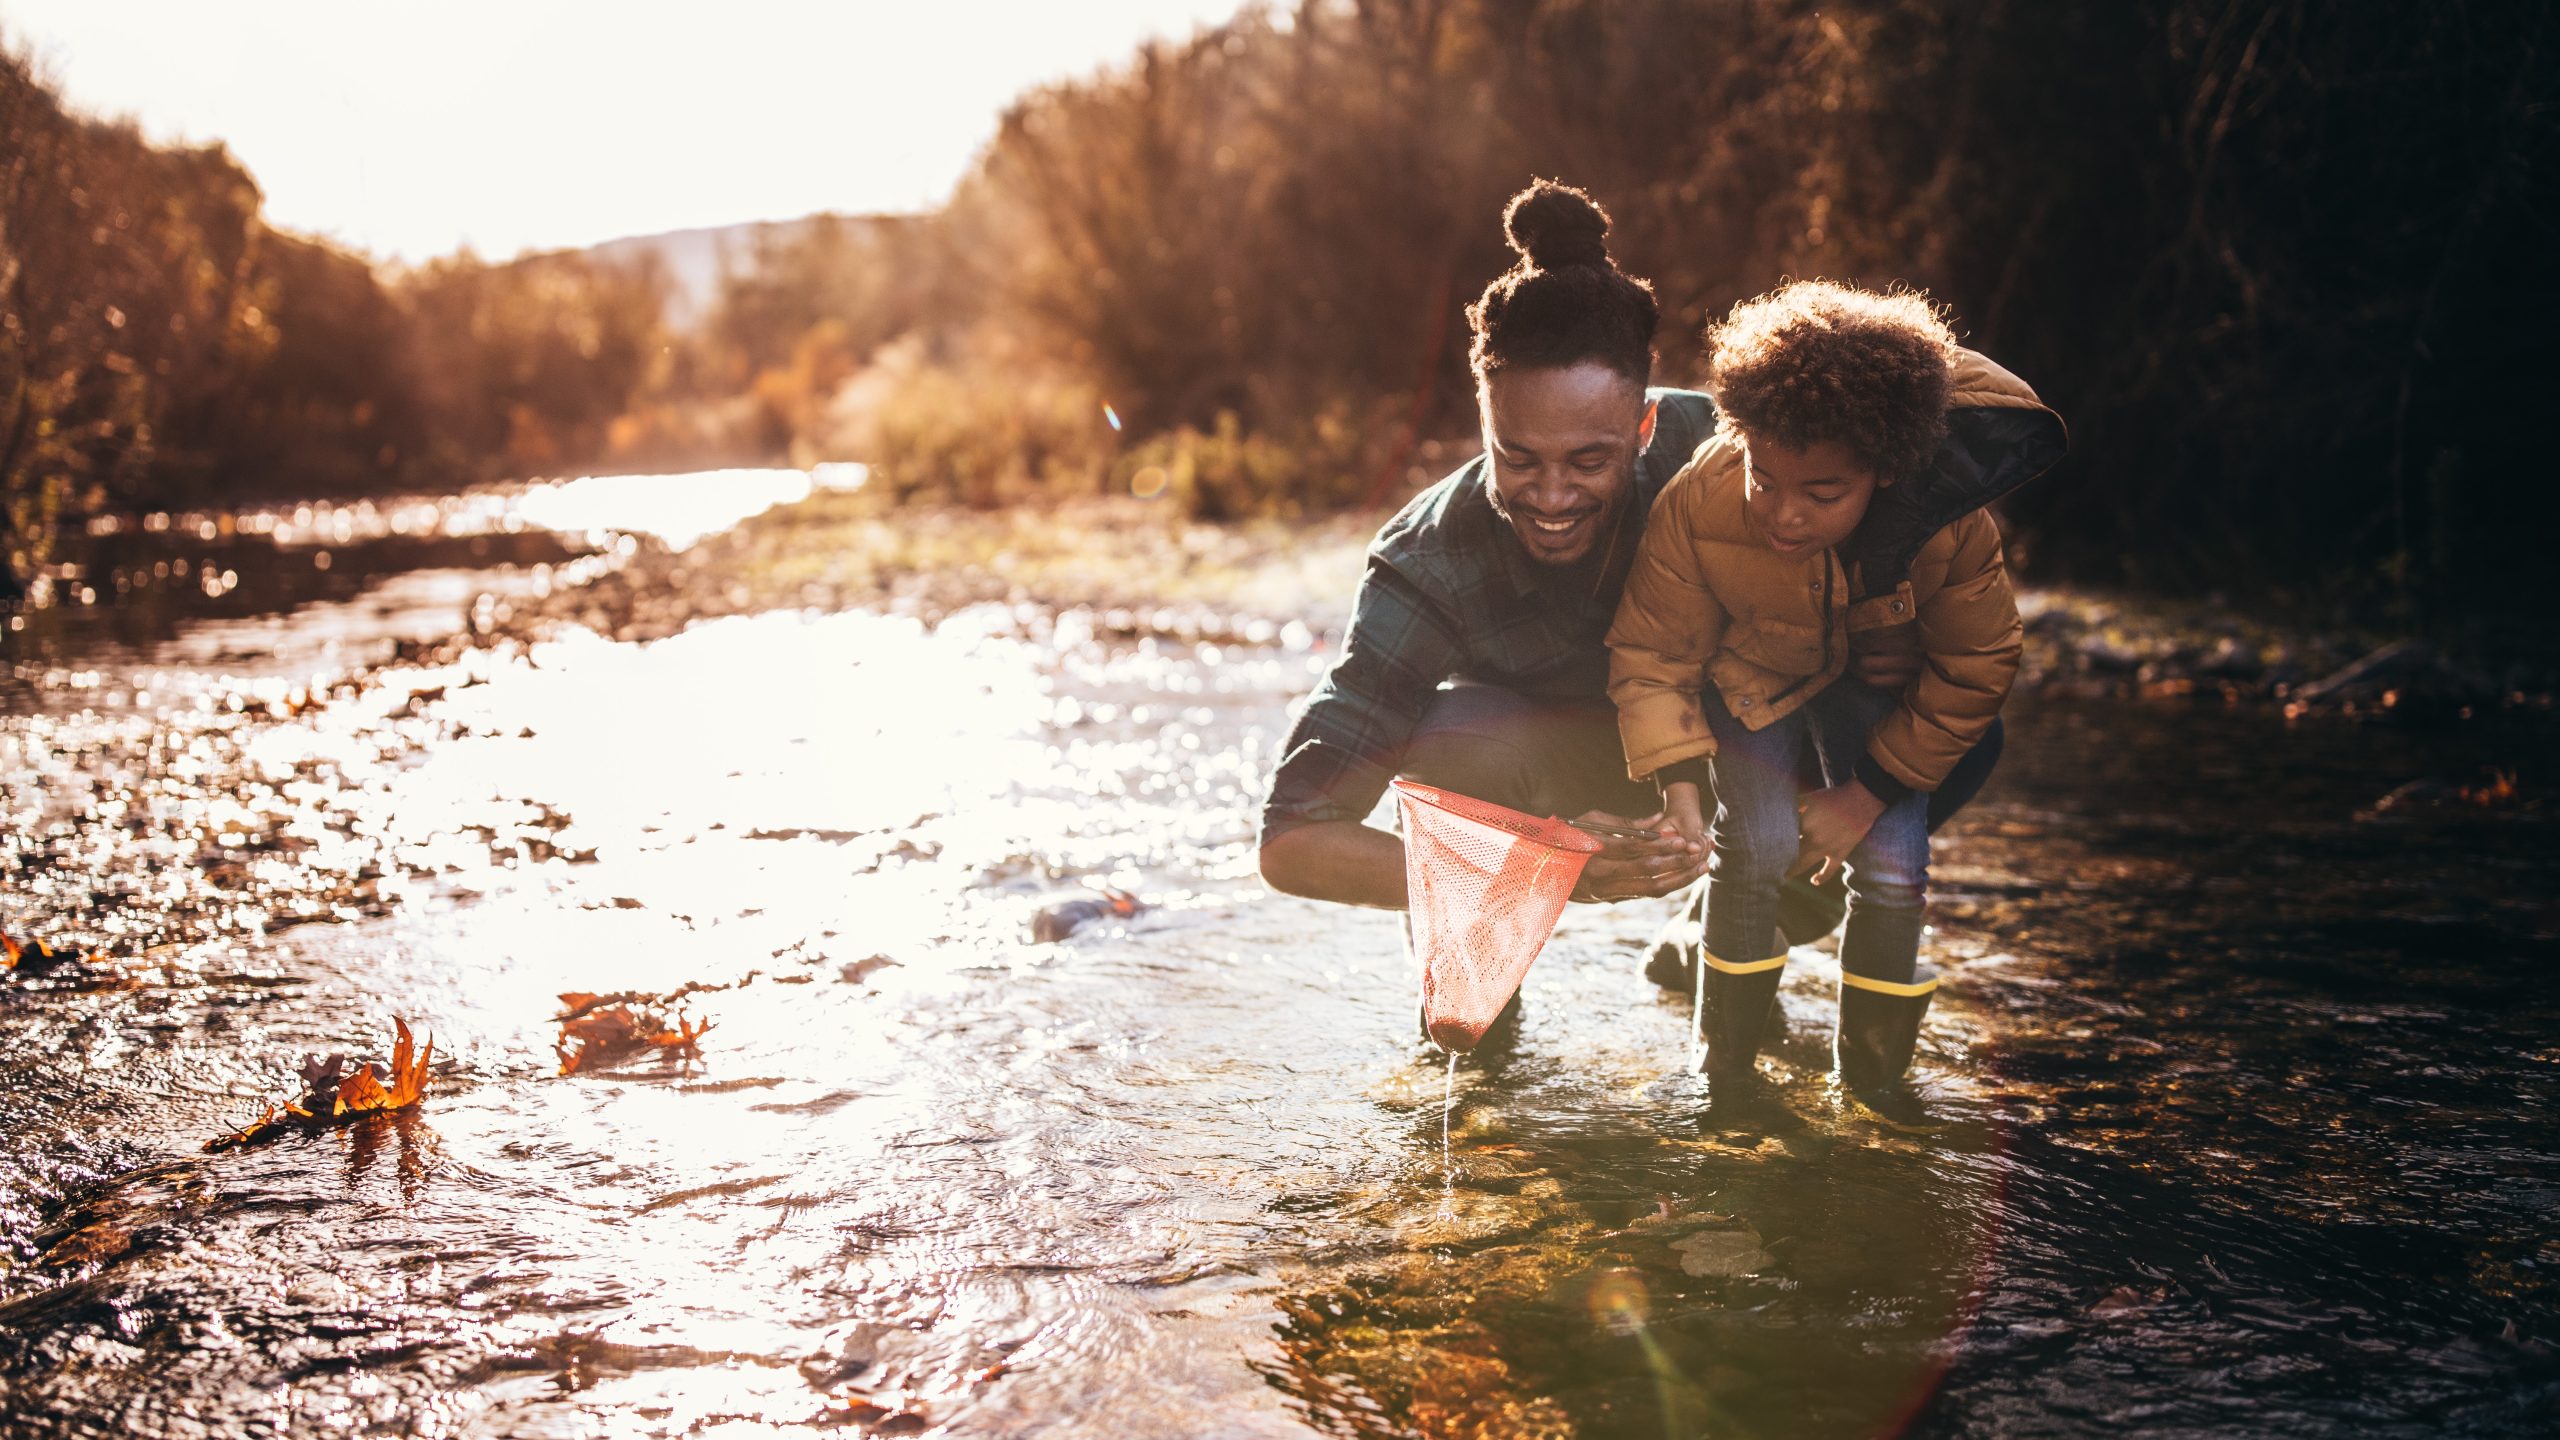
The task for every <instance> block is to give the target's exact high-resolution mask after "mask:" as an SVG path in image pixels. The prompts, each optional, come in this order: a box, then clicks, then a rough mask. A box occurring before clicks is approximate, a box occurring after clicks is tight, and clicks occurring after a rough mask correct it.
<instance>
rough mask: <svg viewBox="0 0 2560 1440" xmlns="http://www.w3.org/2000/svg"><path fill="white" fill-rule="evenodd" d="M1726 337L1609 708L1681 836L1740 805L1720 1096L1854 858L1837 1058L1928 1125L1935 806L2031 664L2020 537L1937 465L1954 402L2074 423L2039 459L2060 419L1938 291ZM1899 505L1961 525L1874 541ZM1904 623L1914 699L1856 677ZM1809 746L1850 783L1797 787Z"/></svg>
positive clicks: (1648, 563) (1637, 574)
mask: <svg viewBox="0 0 2560 1440" xmlns="http://www.w3.org/2000/svg"><path fill="white" fill-rule="evenodd" d="M1707 343H1708V350H1709V368H1708V379H1707V383H1706V387H1705V388H1706V390H1707V392H1708V393H1709V394H1710V395H1711V396H1713V397H1714V399H1715V402H1716V407H1717V410H1718V412H1719V416H1720V421H1719V429H1718V431H1717V433H1716V435H1715V437H1714V438H1713V439H1712V440H1710V441H1709V442H1708V443H1707V444H1706V445H1704V446H1702V447H1700V449H1699V451H1698V453H1697V455H1696V457H1695V458H1694V459H1692V460H1691V461H1690V463H1689V465H1688V467H1687V468H1686V469H1685V470H1683V471H1682V472H1681V473H1680V474H1679V475H1678V476H1677V477H1676V478H1675V479H1673V480H1672V482H1671V483H1670V485H1669V486H1668V487H1666V488H1665V489H1664V491H1663V493H1662V497H1661V499H1660V500H1659V501H1658V502H1656V506H1655V509H1654V512H1653V515H1652V518H1651V520H1650V522H1649V523H1648V524H1647V526H1646V527H1645V532H1644V539H1643V543H1642V547H1641V548H1640V550H1639V551H1638V553H1637V558H1636V562H1635V570H1634V573H1633V574H1632V575H1630V576H1629V578H1628V580H1627V586H1626V592H1625V597H1624V599H1623V600H1622V601H1621V603H1620V605H1619V608H1618V614H1617V619H1616V621H1615V623H1614V624H1613V625H1612V626H1611V628H1610V631H1609V648H1610V668H1609V681H1610V683H1609V696H1610V698H1611V699H1612V700H1613V701H1615V702H1616V704H1617V707H1618V729H1619V736H1620V738H1621V740H1622V741H1623V742H1624V745H1625V748H1626V753H1627V769H1628V773H1629V775H1630V776H1632V777H1634V778H1637V779H1643V778H1645V777H1647V776H1650V777H1652V778H1653V779H1654V780H1655V781H1657V782H1658V783H1659V784H1660V785H1661V787H1662V795H1663V805H1664V813H1665V814H1666V815H1667V816H1668V817H1669V818H1670V820H1671V821H1672V823H1673V824H1675V825H1677V826H1678V827H1679V829H1680V831H1681V833H1682V834H1683V835H1684V836H1686V837H1688V838H1690V839H1692V840H1696V839H1701V838H1705V837H1706V836H1707V834H1708V826H1707V823H1706V820H1705V817H1704V816H1703V815H1702V813H1701V808H1702V807H1701V801H1700V796H1701V794H1702V793H1710V792H1706V789H1705V787H1706V786H1708V785H1710V784H1711V786H1712V791H1711V793H1712V794H1713V795H1714V796H1715V814H1714V823H1713V827H1712V840H1713V844H1714V854H1713V858H1712V861H1711V862H1710V869H1709V871H1708V877H1707V901H1706V911H1707V913H1706V934H1705V951H1706V954H1705V956H1704V960H1705V963H1704V964H1703V965H1702V966H1700V967H1699V974H1700V977H1701V985H1702V986H1703V993H1702V995H1701V997H1700V1012H1699V1013H1700V1020H1699V1030H1700V1039H1701V1040H1703V1041H1704V1042H1705V1044H1706V1047H1707V1071H1708V1077H1709V1085H1710V1100H1711V1103H1713V1104H1716V1106H1717V1108H1719V1109H1722V1108H1724V1103H1725V1102H1728V1101H1730V1100H1732V1099H1733V1098H1735V1097H1736V1096H1737V1093H1739V1094H1741V1095H1748V1094H1749V1093H1750V1091H1751V1090H1752V1089H1753V1087H1754V1086H1755V1085H1756V1072H1755V1070H1754V1066H1753V1061H1754V1057H1755V1055H1756V1053H1757V1051H1758V1049H1759V1045H1760V1041H1761V1038H1762V1035H1763V1033H1764V1032H1765V1030H1766V1029H1767V1027H1768V1022H1769V1018H1770V1016H1771V1015H1772V1013H1773V1012H1774V1010H1775V1008H1776V1006H1775V1002H1776V998H1777V992H1778V981H1779V977H1780V975H1781V973H1782V971H1783V969H1784V967H1785V965H1786V957H1787V951H1786V945H1785V942H1784V941H1783V940H1782V939H1781V938H1780V937H1779V932H1778V916H1777V900H1778V886H1779V883H1780V881H1782V880H1783V879H1785V878H1786V877H1787V876H1788V875H1789V874H1791V873H1802V872H1803V871H1806V870H1811V871H1814V872H1815V874H1816V878H1817V879H1824V878H1828V877H1829V876H1830V874H1831V873H1832V872H1833V871H1834V870H1835V869H1837V868H1839V867H1841V866H1842V865H1843V864H1845V865H1846V867H1847V878H1848V888H1849V916H1848V925H1847V929H1846V931H1845V932H1844V933H1843V935H1842V938H1841V943H1840V966H1841V981H1842V986H1841V992H1840V1022H1839V1029H1838V1032H1837V1038H1836V1040H1835V1042H1834V1055H1835V1057H1836V1060H1837V1063H1838V1065H1839V1068H1840V1076H1841V1079H1842V1081H1843V1082H1844V1083H1845V1084H1846V1085H1847V1087H1848V1088H1849V1090H1850V1092H1851V1093H1852V1094H1853V1095H1854V1096H1856V1097H1857V1098H1858V1099H1859V1100H1860V1101H1861V1102H1863V1103H1865V1104H1866V1105H1867V1106H1869V1107H1870V1108H1871V1109H1873V1110H1875V1111H1876V1112H1877V1113H1879V1114H1882V1115H1885V1116H1886V1117H1887V1118H1890V1119H1898V1120H1916V1119H1919V1118H1921V1112H1920V1110H1919V1106H1918V1103H1917V1101H1916V1100H1915V1098H1914V1097H1913V1096H1912V1095H1911V1092H1910V1090H1909V1088H1908V1086H1907V1085H1906V1083H1905V1081H1904V1072H1905V1071H1906V1070H1907V1069H1908V1068H1909V1066H1910V1062H1911V1052H1912V1048H1913V1045H1914V1043H1915V1041H1916V1039H1917V1037H1918V1035H1919V1030H1920V1020H1921V1016H1922V1015H1923V1013H1924V1012H1925V1011H1926V1010H1927V1009H1928V1005H1929V996H1930V992H1931V991H1933V990H1934V989H1936V987H1937V977H1936V976H1935V975H1934V974H1932V975H1928V976H1926V977H1923V976H1922V975H1921V974H1920V973H1919V966H1918V956H1919V946H1920V930H1921V906H1922V902H1923V900H1924V898H1925V895H1926V891H1927V885H1928V872H1929V836H1928V820H1927V813H1928V811H1927V806H1928V795H1927V793H1926V792H1928V791H1931V790H1934V789H1936V788H1937V786H1938V785H1939V783H1940V782H1941V781H1943V780H1944V779H1945V778H1946V776H1947V772H1948V771H1949V770H1950V769H1951V768H1953V766H1954V765H1955V762H1956V761H1957V760H1958V759H1959V758H1961V757H1962V756H1963V755H1964V754H1965V752H1966V751H1967V750H1969V749H1971V748H1972V747H1973V745H1974V744H1975V742H1976V741H1978V740H1980V739H1981V738H1982V735H1983V733H1984V732H1985V731H1986V730H1987V729H1988V728H1989V727H1990V725H1991V723H1992V721H1993V719H1994V718H1995V717H1997V716H1998V714H1999V712H2000V706H2001V702H2002V701H2003V700H2004V699H2005V698H2006V697H2007V695H2008V692H2009V683H2010V680H2011V679H2012V677H2013V676H2014V675H2015V674H2016V672H2017V667H2018V653H2019V628H2018V612H2017V606H2016V603H2015V601H2014V600H2013V599H2012V597H2011V595H2010V591H2009V577H2008V572H2007V568H2006V566H2005V565H2004V563H2003V561H2002V559H2001V554H2000V534H1999V530H1998V528H1997V527H1996V526H1995V525H1994V524H1993V523H1992V520H1991V517H1990V516H1989V515H1988V514H1987V513H1985V512H1984V511H1982V510H1981V509H1979V508H1974V507H1978V506H1979V504H1980V503H1981V501H1980V500H1972V501H1971V502H1970V504H1966V503H1965V500H1964V498H1963V497H1964V496H1965V494H1966V486H1967V484H1968V483H1969V482H1970V483H1978V482H1979V481H1980V479H1981V477H1978V476H1975V477H1967V476H1964V475H1960V474H1949V473H1946V472H1945V468H1944V466H1943V465H1938V464H1937V462H1936V461H1935V459H1934V457H1936V456H1937V455H1938V454H1939V442H1940V440H1941V439H1943V438H1944V437H1945V436H1946V435H1947V433H1948V429H1949V417H1950V411H1951V410H1957V411H1970V410H1977V409H1979V410H1987V411H1993V412H2003V413H2001V414H1998V415H1996V416H1994V423H1999V424H2007V425H2011V426H2017V425H2026V426H2031V427H2035V429H2034V431H2031V432H2030V433H2041V432H2044V431H2049V433H2050V440H2049V441H2040V444H2041V449H2040V450H2039V452H2038V453H2040V454H2043V455H2045V456H2047V457H2048V458H2045V459H2044V460H2043V461H2042V464H2039V465H2038V466H2037V468H2038V469H2041V468H2042V467H2043V465H2045V464H2050V463H2051V457H2058V455H2059V453H2060V448H2059V447H2060V435H2061V422H2060V421H2059V419H2058V418H2056V417H2054V416H2053V414H2052V412H2051V411H2049V410H2046V409H2045V408H2044V407H2043V406H2042V405H2041V404H2040V403H2039V402H2038V401H2037V400H2036V397H2035V393H2034V392H2033V391H2031V390H2029V389H2028V388H2027V386H2026V385H2025V384H2024V383H2023V382H2021V381H2019V380H2018V379H2017V377H2015V376H2013V375H2010V374H2009V373H2007V372H2006V371H2004V370H2002V369H2000V368H1999V367H1998V366H1996V365H1993V364H1992V363H1991V362H1990V361H1988V360H1986V359H1984V358H1983V357H1981V356H1979V355H1976V354H1974V353H1973V352H1971V351H1969V350H1965V349H1963V348H1962V347H1960V346H1958V345H1957V344H1956V342H1955V337H1954V335H1953V334H1952V333H1950V332H1949V330H1948V329H1947V326H1946V324H1945V322H1944V321H1942V320H1941V319H1939V318H1938V316H1937V314H1936V313H1935V311H1933V310H1932V309H1931V308H1930V306H1929V303H1928V301H1927V300H1926V299H1925V298H1924V297H1922V296H1919V295H1915V294H1890V295H1882V294H1875V293H1872V292H1868V291H1863V290H1857V289H1852V288H1849V287H1845V286H1840V285H1834V284H1830V283H1827V282H1820V281H1808V282H1797V283H1794V284H1790V285H1787V286H1784V287H1782V288H1780V289H1778V290H1776V291H1773V292H1771V293H1770V294H1768V295H1764V296H1762V297H1760V298H1759V299H1757V300H1752V301H1748V302H1746V303H1744V304H1742V305H1739V306H1737V307H1735V309H1734V311H1733V314H1732V315H1731V316H1730V317H1728V318H1727V319H1726V320H1725V321H1724V322H1723V323H1722V324H1720V325H1717V326H1715V327H1713V328H1712V329H1711V330H1710V331H1709V332H1708V335H1707ZM1950 448H1951V449H1953V448H1956V447H1950ZM1933 467H1935V468H1933ZM1897 487H1900V490H1899V493H1898V494H1897ZM1880 496H1883V497H1889V499H1890V501H1891V503H1895V504H1898V505H1900V506H1902V507H1903V508H1904V510H1905V513H1906V514H1908V513H1909V507H1910V506H1911V505H1913V504H1921V505H1923V506H1924V508H1925V507H1928V506H1935V507H1937V508H1936V510H1935V511H1934V512H1932V513H1934V514H1939V515H1943V516H1944V517H1945V519H1946V520H1947V521H1951V522H1952V523H1945V524H1944V527H1943V528H1940V529H1936V530H1935V531H1934V533H1933V534H1932V533H1931V531H1930V530H1929V529H1928V528H1922V529H1920V530H1919V531H1917V532H1916V533H1921V534H1931V538H1930V539H1929V540H1928V541H1927V543H1926V544H1925V545H1923V546H1922V547H1921V548H1920V550H1919V551H1918V553H1917V554H1916V555H1904V556H1876V555H1870V554H1865V553H1862V551H1861V550H1860V548H1859V546H1858V545H1857V543H1856V540H1857V536H1858V534H1859V521H1860V520H1861V519H1862V518H1864V517H1865V516H1866V515H1867V513H1868V511H1869V509H1870V507H1871V506H1881V505H1884V504H1886V503H1888V500H1887V499H1880V498H1879V497H1880ZM1950 497H1955V499H1956V506H1952V507H1951V506H1949V504H1948V501H1949V499H1950ZM1958 507H1961V508H1958ZM1894 627H1902V628H1901V634H1900V636H1896V637H1889V638H1888V640H1887V643H1893V641H1894V640H1895V639H1900V638H1902V637H1908V640H1907V641H1905V643H1908V642H1909V641H1916V643H1917V645H1918V647H1919V649H1920V650H1921V652H1922V654H1923V657H1924V663H1923V665H1922V667H1921V671H1920V676H1919V678H1918V679H1917V680H1915V681H1913V682H1912V683H1911V684H1910V685H1909V686H1908V687H1907V688H1905V689H1904V690H1903V691H1902V692H1901V693H1900V694H1893V693H1889V692H1886V691H1882V690H1877V689H1875V688H1873V687H1870V686H1867V685H1864V684H1861V683H1859V682H1858V681H1856V680H1854V679H1844V678H1842V670H1843V669H1844V666H1845V662H1846V657H1847V654H1848V649H1849V635H1850V632H1851V631H1852V630H1858V631H1861V632H1864V631H1868V630H1871V629H1879V630H1881V629H1888V628H1894ZM1808 746H1810V747H1811V748H1812V750H1813V751H1814V754H1815V756H1816V758H1817V759H1818V760H1819V764H1820V770H1821V774H1822V777H1823V780H1824V782H1825V785H1826V787H1827V788H1824V789H1821V790H1818V791H1815V792H1813V793H1811V794H1803V795H1800V794H1799V793H1798V788H1797V779H1796V777H1797V775H1798V773H1799V762H1800V760H1801V759H1802V758H1803V757H1804V753H1805V748H1806V747H1808Z"/></svg>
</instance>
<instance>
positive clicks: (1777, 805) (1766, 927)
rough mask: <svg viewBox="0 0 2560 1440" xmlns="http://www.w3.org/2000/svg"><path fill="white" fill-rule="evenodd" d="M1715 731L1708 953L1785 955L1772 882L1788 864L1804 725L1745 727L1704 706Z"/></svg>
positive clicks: (1749, 957) (1793, 720)
mask: <svg viewBox="0 0 2560 1440" xmlns="http://www.w3.org/2000/svg"><path fill="white" fill-rule="evenodd" d="M1704 709H1705V712H1706V717H1707V729H1708V731H1709V733H1711V734H1713V735H1714V736H1715V741H1716V754H1715V759H1714V760H1713V761H1712V762H1710V767H1709V768H1710V769H1711V770H1712V771H1713V773H1714V777H1715V791H1716V793H1715V795H1714V796H1713V803H1714V805H1715V809H1714V812H1713V816H1712V820H1711V823H1710V826H1709V833H1710V834H1711V836H1712V838H1713V839H1714V841H1715V853H1714V854H1713V855H1711V856H1709V857H1708V859H1707V889H1706V910H1707V914H1706V942H1707V952H1708V953H1709V954H1710V955H1713V956H1715V957H1716V958H1718V959H1721V960H1726V961H1736V962H1750V961H1758V960H1765V959H1767V958H1769V957H1771V956H1773V955H1784V954H1785V953H1786V944H1785V942H1784V941H1782V940H1781V939H1780V938H1779V936H1778V884H1779V882H1780V881H1781V880H1783V879H1785V878H1786V873H1787V869H1788V867H1789V866H1791V865H1793V864H1794V863H1795V858H1796V844H1797V836H1798V831H1797V828H1796V795H1797V793H1798V792H1797V786H1796V775H1797V767H1798V763H1799V761H1800V760H1801V758H1802V756H1803V755H1804V751H1805V741H1806V727H1805V725H1804V722H1803V721H1802V719H1801V718H1800V717H1797V716H1792V715H1791V716H1789V717H1787V718H1786V719H1784V720H1780V721H1778V722H1777V723H1776V724H1774V725H1771V726H1769V727H1768V728H1767V729H1764V730H1746V729H1744V728H1743V725H1742V722H1741V721H1739V720H1736V719H1734V718H1733V716H1732V715H1731V714H1730V713H1728V712H1727V711H1726V710H1725V709H1724V707H1723V706H1721V705H1708V706H1706V707H1704Z"/></svg>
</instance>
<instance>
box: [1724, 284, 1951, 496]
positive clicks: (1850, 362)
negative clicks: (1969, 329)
mask: <svg viewBox="0 0 2560 1440" xmlns="http://www.w3.org/2000/svg"><path fill="white" fill-rule="evenodd" d="M1955 353H1956V337H1955V333H1954V332H1953V331H1951V330H1949V329H1948V328H1947V322H1946V321H1945V320H1944V319H1943V318H1941V317H1940V316H1939V314H1938V310H1937V307H1935V306H1933V305H1931V304H1930V303H1929V297H1928V296H1926V295H1924V294H1921V293H1919V292H1917V291H1910V290H1898V291H1894V292H1892V293H1889V294H1877V293H1876V292H1874V291H1872V290H1860V289H1857V288H1855V287H1852V286H1848V285H1836V284H1833V283H1832V282H1830V281H1828V280H1797V281H1791V282H1789V283H1788V284H1785V285H1781V286H1779V287H1778V288H1777V289H1775V290H1772V291H1770V292H1769V293H1768V294H1766V295H1763V296H1761V297H1759V298H1758V299H1756V300H1745V301H1743V302H1742V303H1741V304H1739V305H1736V306H1734V307H1733V313H1732V314H1731V315H1728V316H1726V317H1725V319H1724V321H1723V322H1722V323H1721V324H1717V325H1711V326H1709V327H1708V328H1707V381H1706V389H1707V393H1708V394H1709V395H1711V396H1713V397H1715V402H1716V410H1717V412H1718V413H1719V415H1720V416H1721V417H1722V420H1721V423H1722V424H1723V425H1724V426H1725V427H1726V428H1728V429H1738V430H1740V431H1741V432H1742V433H1743V434H1745V435H1757V436H1765V437H1767V438H1769V439H1771V440H1774V441H1776V442H1777V443H1779V444H1781V445H1786V446H1791V447H1794V448H1797V449H1803V448H1806V447H1809V446H1813V445H1819V444H1822V443H1824V442H1826V441H1830V442H1835V443H1837V444H1839V445H1840V446H1841V447H1842V448H1844V449H1846V450H1847V451H1848V452H1849V453H1850V455H1852V456H1854V457H1855V458H1856V459H1857V460H1858V462H1859V463H1860V464H1862V465H1866V466H1869V467H1871V468H1872V469H1873V470H1874V471H1875V473H1876V478H1877V479H1879V480H1884V481H1892V480H1898V479H1901V478H1903V477H1904V476H1908V475H1916V474H1918V473H1919V472H1920V470H1921V469H1922V468H1923V467H1925V466H1926V465H1927V464H1928V463H1929V457H1930V456H1931V455H1932V454H1934V453H1935V452H1936V450H1937V448H1938V442H1939V441H1940V440H1942V439H1944V438H1946V433H1947V398H1948V393H1949V390H1950V388H1951V384H1952V381H1951V378H1950V370H1949V366H1950V365H1951V363H1952V362H1953V360H1954V358H1955Z"/></svg>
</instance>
